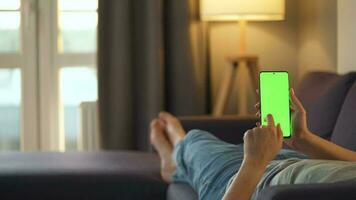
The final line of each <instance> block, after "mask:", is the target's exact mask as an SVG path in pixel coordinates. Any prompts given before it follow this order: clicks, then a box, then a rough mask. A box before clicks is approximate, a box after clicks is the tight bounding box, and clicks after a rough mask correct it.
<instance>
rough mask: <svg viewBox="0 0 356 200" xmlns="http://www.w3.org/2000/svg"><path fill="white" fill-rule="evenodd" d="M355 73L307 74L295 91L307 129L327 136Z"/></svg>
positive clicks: (332, 127)
mask: <svg viewBox="0 0 356 200" xmlns="http://www.w3.org/2000/svg"><path fill="white" fill-rule="evenodd" d="M355 78H356V73H349V74H346V75H337V74H335V73H331V72H312V73H309V74H307V75H306V76H305V77H304V78H303V80H302V81H301V83H300V86H299V87H298V90H297V91H296V93H297V95H298V97H299V98H300V100H301V101H302V103H303V105H304V107H305V109H306V111H307V116H308V126H309V129H310V130H311V131H312V132H314V133H317V134H318V135H320V136H322V137H324V138H329V137H330V136H331V133H332V131H333V129H334V126H335V123H336V120H337V117H338V114H339V112H340V109H341V107H342V104H343V101H344V99H345V96H346V95H347V92H348V90H349V89H350V87H351V86H352V84H353V82H354V81H355Z"/></svg>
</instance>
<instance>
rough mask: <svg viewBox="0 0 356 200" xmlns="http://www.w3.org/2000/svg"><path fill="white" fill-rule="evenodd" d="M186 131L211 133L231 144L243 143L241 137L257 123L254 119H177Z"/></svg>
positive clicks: (195, 117) (230, 117) (197, 117)
mask: <svg viewBox="0 0 356 200" xmlns="http://www.w3.org/2000/svg"><path fill="white" fill-rule="evenodd" d="M179 119H180V120H181V122H182V124H183V127H184V129H185V130H186V131H189V130H192V129H201V130H205V131H208V132H211V133H212V134H214V135H215V136H216V137H218V138H220V139H222V140H224V141H226V142H229V143H233V144H239V143H242V142H243V135H244V132H245V131H246V130H247V129H250V128H253V127H254V126H255V124H256V122H257V121H258V119H257V118H255V117H236V116H224V117H210V116H194V117H180V118H179Z"/></svg>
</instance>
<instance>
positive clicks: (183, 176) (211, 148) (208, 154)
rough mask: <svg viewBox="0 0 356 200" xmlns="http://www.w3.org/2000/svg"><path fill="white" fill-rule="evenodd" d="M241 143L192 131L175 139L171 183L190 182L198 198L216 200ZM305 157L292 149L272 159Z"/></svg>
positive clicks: (236, 164) (233, 170) (239, 159)
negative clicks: (179, 138)
mask: <svg viewBox="0 0 356 200" xmlns="http://www.w3.org/2000/svg"><path fill="white" fill-rule="evenodd" d="M243 155H244V153H243V145H242V144H239V145H234V144H229V143H226V142H224V141H221V140H219V139H218V138H216V137H215V136H213V135H212V134H210V133H208V132H205V131H201V130H192V131H189V133H188V134H187V135H186V137H185V138H184V140H182V141H181V142H179V143H178V144H177V145H176V146H175V148H174V152H173V158H174V160H175V162H176V164H177V169H176V172H175V173H174V174H173V182H184V183H188V184H189V185H191V186H192V187H193V188H194V189H195V191H196V192H197V193H198V196H199V199H204V200H218V199H219V200H220V199H221V198H222V197H223V196H224V193H225V190H226V186H227V184H228V182H229V180H230V178H231V177H232V176H233V175H235V174H236V173H237V172H238V170H239V168H240V166H241V163H242V160H243V157H244V156H243ZM295 157H296V158H306V157H305V156H304V155H303V154H300V153H298V152H296V151H292V150H285V149H283V150H281V152H280V153H279V154H278V155H277V157H276V158H275V160H283V159H287V158H295Z"/></svg>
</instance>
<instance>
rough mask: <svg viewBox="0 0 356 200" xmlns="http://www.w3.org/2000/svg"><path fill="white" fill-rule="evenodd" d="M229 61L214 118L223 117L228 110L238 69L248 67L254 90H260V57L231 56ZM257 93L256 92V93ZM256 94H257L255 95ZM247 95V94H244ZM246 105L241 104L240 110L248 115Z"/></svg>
mask: <svg viewBox="0 0 356 200" xmlns="http://www.w3.org/2000/svg"><path fill="white" fill-rule="evenodd" d="M227 61H228V62H229V64H230V65H229V68H228V70H226V74H225V77H224V78H223V80H222V83H221V87H220V89H219V92H218V97H217V101H216V103H215V105H214V109H213V116H222V115H223V114H224V111H225V109H226V106H227V103H228V100H229V97H230V96H231V94H232V88H233V87H232V86H233V84H234V83H235V79H236V76H237V74H236V72H237V68H238V67H244V66H246V67H247V69H248V71H249V75H250V78H251V81H252V86H253V88H256V89H257V88H258V87H259V86H258V73H259V66H258V57H257V56H256V55H250V54H244V55H237V56H230V57H227ZM254 93H255V92H254ZM255 94H256V93H255ZM244 95H246V94H244ZM255 97H256V100H257V99H258V95H257V94H256V95H255ZM243 104H245V103H242V104H241V103H240V104H239V110H242V111H243V112H242V114H246V113H244V112H246V110H247V108H246V105H243Z"/></svg>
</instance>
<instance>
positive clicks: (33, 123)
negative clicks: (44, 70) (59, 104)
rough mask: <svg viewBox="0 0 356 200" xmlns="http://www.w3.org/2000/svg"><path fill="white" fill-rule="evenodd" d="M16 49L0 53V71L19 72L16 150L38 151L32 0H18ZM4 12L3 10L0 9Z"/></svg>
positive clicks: (33, 8)
mask: <svg viewBox="0 0 356 200" xmlns="http://www.w3.org/2000/svg"><path fill="white" fill-rule="evenodd" d="M20 2H21V6H20V8H19V10H18V11H19V13H20V27H19V31H20V38H19V40H20V49H19V52H14V53H0V60H1V62H0V68H1V69H20V70H21V103H20V108H21V109H20V113H21V115H20V138H19V142H20V150H21V151H35V150H39V140H38V138H39V131H38V127H39V121H38V114H39V113H38V87H37V85H38V82H37V80H38V79H37V72H38V69H37V61H36V51H33V49H36V48H37V41H36V40H37V37H36V33H37V30H36V17H37V16H36V12H35V11H36V10H35V8H36V0H21V1H20ZM1 11H3V12H4V11H6V10H1Z"/></svg>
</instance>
